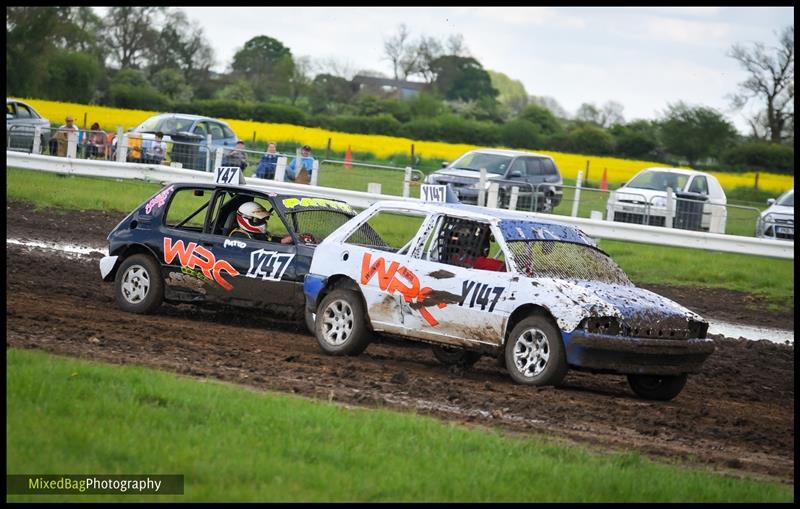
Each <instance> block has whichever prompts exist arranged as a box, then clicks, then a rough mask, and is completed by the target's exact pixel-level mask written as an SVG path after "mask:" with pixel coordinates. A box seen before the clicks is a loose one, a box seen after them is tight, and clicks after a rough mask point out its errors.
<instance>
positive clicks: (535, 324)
mask: <svg viewBox="0 0 800 509" xmlns="http://www.w3.org/2000/svg"><path fill="white" fill-rule="evenodd" d="M505 358H506V369H507V370H508V374H509V375H511V378H512V379H513V380H514V381H515V382H517V383H521V384H526V385H558V384H559V383H561V381H562V380H563V379H564V376H566V374H567V360H566V355H565V353H564V345H563V343H562V342H561V334H560V333H559V331H558V329H557V328H556V326H555V325H553V322H552V321H550V320H548V319H547V318H546V317H544V316H541V315H533V316H529V317H528V318H525V319H524V320H522V321H521V322H519V323H518V324H517V325H516V326H515V327H514V329H513V330H512V331H511V334H510V335H509V337H508V340H507V341H506V347H505Z"/></svg>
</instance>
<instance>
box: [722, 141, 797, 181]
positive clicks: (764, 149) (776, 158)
mask: <svg viewBox="0 0 800 509" xmlns="http://www.w3.org/2000/svg"><path fill="white" fill-rule="evenodd" d="M721 160H722V162H724V163H726V164H728V165H730V166H732V167H734V168H735V169H741V170H753V169H763V170H767V171H771V172H775V173H783V174H788V175H791V174H793V173H794V147H790V146H788V145H778V144H775V143H766V142H758V141H751V142H747V143H744V144H742V145H739V146H736V147H733V148H730V149H728V150H726V151H724V152H723V153H722V156H721Z"/></svg>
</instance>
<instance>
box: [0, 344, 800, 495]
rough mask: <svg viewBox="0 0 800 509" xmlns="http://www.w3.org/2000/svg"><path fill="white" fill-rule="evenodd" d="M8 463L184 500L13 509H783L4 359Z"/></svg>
mask: <svg viewBox="0 0 800 509" xmlns="http://www.w3.org/2000/svg"><path fill="white" fill-rule="evenodd" d="M6 353H7V361H6V368H7V369H6V408H7V410H8V416H7V422H6V443H7V444H8V449H7V452H6V469H7V472H8V473H25V474H42V473H48V474H59V473H65V474H66V473H85V474H134V473H135V474H141V473H178V474H183V475H184V476H185V477H184V479H185V490H184V495H172V496H144V495H124V496H122V495H120V496H111V495H103V496H89V495H46V496H41V495H39V496H35V495H26V496H17V495H13V496H11V495H7V500H8V501H17V500H40V501H55V500H62V501H70V502H73V501H74V502H78V501H101V500H121V501H135V500H177V501H189V500H193V501H256V500H260V501H541V502H549V501H552V502H563V501H582V502H583V501H586V502H610V501H616V502H622V501H660V502H686V501H692V502H711V501H731V502H733V501H736V502H755V501H759V502H772V501H791V500H793V493H792V491H791V489H790V488H789V487H787V486H782V485H780V484H775V483H769V482H763V481H755V480H749V479H737V478H733V477H728V476H724V475H720V474H715V473H710V472H705V471H700V470H694V469H682V468H679V467H678V466H676V465H668V464H660V463H654V462H652V461H650V460H648V459H646V458H643V457H641V456H639V455H638V454H637V453H614V454H598V453H596V452H593V451H592V450H590V449H588V448H585V447H583V446H577V445H567V444H563V443H560V442H557V441H553V440H547V439H544V438H538V437H524V438H521V437H516V436H507V435H505V434H503V433H501V432H498V431H493V430H484V429H470V428H467V427H464V426H460V425H454V424H447V423H442V422H440V421H438V420H436V419H433V418H430V417H426V416H420V415H415V414H406V413H399V412H394V411H389V410H369V409H359V408H347V407H344V406H340V405H336V404H332V403H324V402H319V401H314V400H307V399H304V398H299V397H294V396H286V395H278V394H272V393H261V392H254V391H252V390H247V389H245V388H242V387H237V386H232V385H228V384H222V383H217V382H214V381H206V380H201V381H198V380H193V379H187V378H183V377H179V376H177V375H173V374H170V373H163V372H159V371H155V370H151V369H146V368H141V367H132V366H116V365H108V364H101V363H94V362H87V361H82V360H76V359H69V358H62V357H58V356H54V355H51V354H47V353H43V352H37V351H25V350H17V349H9V350H7V352H6Z"/></svg>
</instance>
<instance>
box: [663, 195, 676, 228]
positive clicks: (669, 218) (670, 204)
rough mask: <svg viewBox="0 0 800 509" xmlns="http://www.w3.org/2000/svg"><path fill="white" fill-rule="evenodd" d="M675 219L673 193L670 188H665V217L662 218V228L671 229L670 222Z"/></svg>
mask: <svg viewBox="0 0 800 509" xmlns="http://www.w3.org/2000/svg"><path fill="white" fill-rule="evenodd" d="M674 218H675V193H673V192H672V188H671V187H668V188H667V216H666V217H665V218H664V226H665V227H667V228H672V220H673V219H674Z"/></svg>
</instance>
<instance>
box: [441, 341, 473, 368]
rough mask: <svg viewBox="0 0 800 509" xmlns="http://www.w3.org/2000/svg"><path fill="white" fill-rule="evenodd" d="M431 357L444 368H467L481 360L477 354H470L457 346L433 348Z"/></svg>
mask: <svg viewBox="0 0 800 509" xmlns="http://www.w3.org/2000/svg"><path fill="white" fill-rule="evenodd" d="M433 355H434V357H436V359H438V361H439V362H441V363H442V364H444V365H445V366H460V367H462V368H469V367H471V366H472V365H473V364H475V363H476V362H478V361H479V360H480V358H481V354H479V353H478V352H470V351H469V350H464V349H463V348H459V347H457V346H438V345H437V346H434V347H433Z"/></svg>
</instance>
